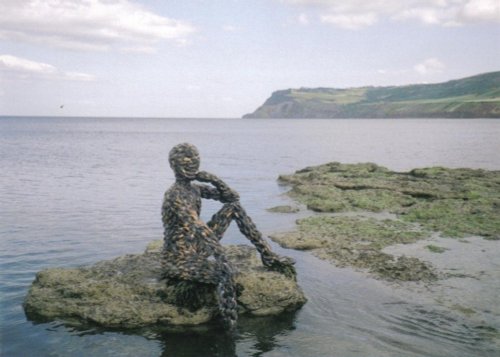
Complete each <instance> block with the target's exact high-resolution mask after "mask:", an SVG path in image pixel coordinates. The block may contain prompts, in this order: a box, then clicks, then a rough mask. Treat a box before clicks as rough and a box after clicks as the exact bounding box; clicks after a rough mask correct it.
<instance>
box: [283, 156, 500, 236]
mask: <svg viewBox="0 0 500 357" xmlns="http://www.w3.org/2000/svg"><path fill="white" fill-rule="evenodd" d="M279 180H280V181H281V182H282V183H285V184H289V185H291V186H292V189H291V191H290V192H289V195H290V196H291V197H292V198H295V199H297V200H298V201H299V202H302V203H304V204H306V205H307V208H309V209H311V210H313V211H317V212H353V211H370V212H382V211H388V212H392V213H395V214H397V215H398V216H399V217H400V218H401V219H402V220H404V221H407V222H416V223H419V224H421V225H422V226H424V227H425V228H428V229H431V230H434V231H440V232H441V233H442V234H443V235H445V236H449V237H464V236H467V235H480V236H483V237H485V238H486V239H492V240H497V239H500V219H499V218H498V217H500V171H487V170H480V169H467V168H462V169H449V168H444V167H430V168H423V169H414V170H411V171H409V172H394V171H390V170H389V169H387V168H385V167H382V166H379V165H376V164H373V163H362V164H341V163H338V162H331V163H327V164H324V165H319V166H312V167H306V168H304V169H302V170H299V171H297V172H296V173H295V174H293V175H282V176H280V177H279Z"/></svg>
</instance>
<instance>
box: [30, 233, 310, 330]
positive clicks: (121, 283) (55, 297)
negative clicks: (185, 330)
mask: <svg viewBox="0 0 500 357" xmlns="http://www.w3.org/2000/svg"><path fill="white" fill-rule="evenodd" d="M161 243H162V242H161V241H154V242H152V243H151V244H150V245H149V246H148V248H147V249H146V251H145V252H144V254H136V255H126V256H122V257H118V258H116V259H113V260H109V261H102V262H98V263H97V264H95V265H92V266H85V267H79V268H53V269H47V270H43V271H41V272H39V273H38V274H37V276H36V279H35V281H34V282H33V284H32V286H31V288H30V290H29V293H28V295H27V297H26V300H25V302H24V309H25V312H26V314H27V316H28V317H29V318H30V319H33V320H38V321H39V320H44V321H50V320H56V319H57V320H63V321H69V322H72V323H93V324H98V325H101V326H106V327H120V328H134V327H140V326H147V325H154V324H172V325H197V324H201V323H205V322H208V321H210V320H212V319H213V318H215V317H216V316H217V315H218V309H217V304H216V298H215V295H214V294H215V287H213V286H211V285H199V286H198V285H197V286H194V285H190V284H193V283H188V284H185V283H179V282H176V281H166V280H165V279H163V278H162V277H161V267H160V248H161ZM225 249H226V254H227V256H228V258H229V260H230V261H231V262H232V264H233V266H234V267H235V268H236V269H237V270H238V272H239V273H238V274H237V276H236V284H237V285H238V288H239V289H238V290H239V291H238V309H239V311H238V312H239V313H240V314H244V313H248V314H252V315H257V316H263V315H273V314H279V313H281V312H283V311H287V310H293V309H296V308H298V307H300V306H301V305H303V304H304V303H305V301H306V298H305V296H304V293H303V292H302V290H301V289H300V287H299V286H298V285H297V283H296V282H295V281H294V280H293V279H289V278H287V277H285V276H284V275H281V274H278V273H276V272H271V271H268V270H266V269H265V268H264V267H263V266H262V264H261V262H260V261H259V260H258V259H257V257H256V252H255V249H253V248H251V247H249V246H243V245H242V246H228V247H226V248H225Z"/></svg>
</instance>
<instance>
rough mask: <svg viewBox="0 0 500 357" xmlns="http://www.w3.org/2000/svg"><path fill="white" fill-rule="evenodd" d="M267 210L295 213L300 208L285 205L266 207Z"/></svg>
mask: <svg viewBox="0 0 500 357" xmlns="http://www.w3.org/2000/svg"><path fill="white" fill-rule="evenodd" d="M267 211H268V212H273V213H297V212H299V211H300V208H299V207H297V206H290V205H285V206H275V207H271V208H268V209H267Z"/></svg>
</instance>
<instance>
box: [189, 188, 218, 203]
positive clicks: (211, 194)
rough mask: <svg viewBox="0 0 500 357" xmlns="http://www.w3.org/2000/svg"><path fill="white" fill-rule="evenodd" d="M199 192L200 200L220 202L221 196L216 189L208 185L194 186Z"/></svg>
mask: <svg viewBox="0 0 500 357" xmlns="http://www.w3.org/2000/svg"><path fill="white" fill-rule="evenodd" d="M194 186H196V187H197V188H198V189H199V190H200V194H201V198H206V199H209V200H216V201H222V195H221V193H220V191H219V190H218V189H216V188H215V187H212V186H209V185H194Z"/></svg>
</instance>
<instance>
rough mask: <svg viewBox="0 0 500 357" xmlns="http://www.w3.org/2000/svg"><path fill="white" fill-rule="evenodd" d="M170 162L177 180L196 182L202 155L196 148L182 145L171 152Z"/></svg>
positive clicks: (186, 144) (185, 144)
mask: <svg viewBox="0 0 500 357" xmlns="http://www.w3.org/2000/svg"><path fill="white" fill-rule="evenodd" d="M168 162H169V163H170V167H171V168H172V170H174V173H175V177H176V178H179V179H184V180H185V179H188V180H194V178H195V177H196V174H197V173H198V169H199V168H200V154H199V152H198V149H197V148H196V146H194V145H191V144H188V143H182V144H179V145H176V146H174V147H173V148H172V150H170V153H169V155H168Z"/></svg>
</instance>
